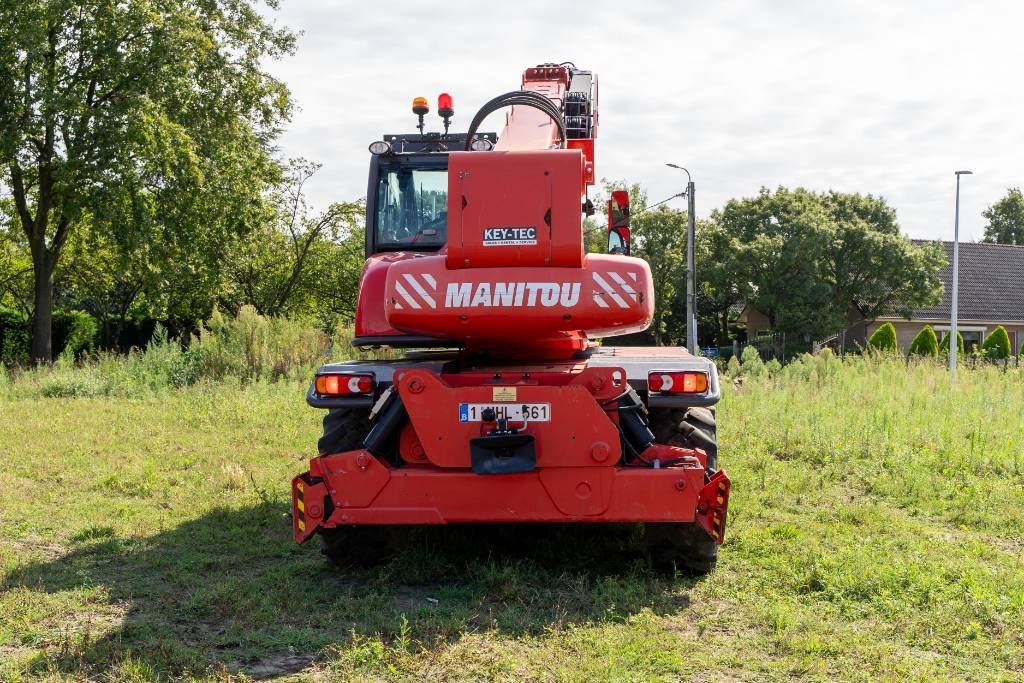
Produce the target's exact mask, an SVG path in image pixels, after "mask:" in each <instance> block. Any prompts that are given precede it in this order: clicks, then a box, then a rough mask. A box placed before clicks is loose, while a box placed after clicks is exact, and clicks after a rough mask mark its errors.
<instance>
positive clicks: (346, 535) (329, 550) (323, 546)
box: [318, 525, 394, 568]
mask: <svg viewBox="0 0 1024 683" xmlns="http://www.w3.org/2000/svg"><path fill="white" fill-rule="evenodd" d="M393 531H394V530H393V528H392V527H389V526H377V525H372V526H340V527H334V528H333V529H320V531H319V532H318V533H319V534H320V552H321V553H323V556H324V557H326V558H327V559H328V560H329V561H330V562H331V564H333V565H334V566H335V567H339V568H345V567H353V566H354V567H372V566H374V565H378V564H382V563H384V562H386V561H388V560H389V559H391V556H392V555H393V554H394V545H393V542H392V534H393Z"/></svg>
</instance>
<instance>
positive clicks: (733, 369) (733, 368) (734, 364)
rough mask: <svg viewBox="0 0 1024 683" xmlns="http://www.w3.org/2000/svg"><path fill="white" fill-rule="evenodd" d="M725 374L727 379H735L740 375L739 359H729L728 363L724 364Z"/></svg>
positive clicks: (731, 357)
mask: <svg viewBox="0 0 1024 683" xmlns="http://www.w3.org/2000/svg"><path fill="white" fill-rule="evenodd" d="M725 374H726V375H728V376H729V377H736V376H737V375H739V374H740V359H739V358H738V357H737V356H730V357H729V362H728V363H726V364H725Z"/></svg>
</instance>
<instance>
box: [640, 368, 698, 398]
mask: <svg viewBox="0 0 1024 683" xmlns="http://www.w3.org/2000/svg"><path fill="white" fill-rule="evenodd" d="M647 388H648V389H650V390H651V391H660V392H663V393H666V394H703V393H704V392H705V391H707V390H708V376H707V375H706V374H705V373H703V372H652V373H650V374H648V375H647Z"/></svg>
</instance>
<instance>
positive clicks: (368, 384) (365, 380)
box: [313, 373, 373, 396]
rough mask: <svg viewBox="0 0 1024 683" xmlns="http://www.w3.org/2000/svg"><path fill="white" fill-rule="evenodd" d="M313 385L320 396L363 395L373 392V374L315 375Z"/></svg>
mask: <svg viewBox="0 0 1024 683" xmlns="http://www.w3.org/2000/svg"><path fill="white" fill-rule="evenodd" d="M313 387H314V389H315V390H316V393H318V394H320V395H321V396H365V395H367V394H372V393H373V375H355V374H349V373H345V374H324V375H317V376H316V380H315V381H314V382H313Z"/></svg>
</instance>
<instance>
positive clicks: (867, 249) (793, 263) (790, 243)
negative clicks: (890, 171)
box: [712, 188, 944, 338]
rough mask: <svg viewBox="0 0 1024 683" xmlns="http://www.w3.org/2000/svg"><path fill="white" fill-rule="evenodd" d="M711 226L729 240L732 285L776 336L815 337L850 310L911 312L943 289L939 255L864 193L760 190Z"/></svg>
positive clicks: (872, 314) (838, 325)
mask: <svg viewBox="0 0 1024 683" xmlns="http://www.w3.org/2000/svg"><path fill="white" fill-rule="evenodd" d="M712 220H713V221H714V222H715V223H717V224H718V226H719V227H720V229H721V230H723V231H724V232H725V233H726V235H727V236H728V240H729V244H730V246H729V251H730V252H731V253H732V255H733V261H732V262H733V264H734V268H735V272H734V275H733V277H734V278H735V281H736V286H737V287H738V289H739V291H740V292H741V293H742V294H743V297H744V299H745V300H746V302H747V304H748V305H750V306H752V307H754V308H756V309H758V310H760V311H761V312H762V313H764V314H765V315H767V316H768V319H769V322H770V323H771V325H772V327H773V328H774V329H775V330H776V331H780V332H793V333H800V334H804V335H812V336H816V337H819V338H820V337H821V336H824V335H826V334H830V333H834V332H836V331H837V330H842V329H845V328H846V327H847V326H848V325H849V321H850V318H851V316H852V315H853V314H856V315H857V316H859V317H863V318H867V319H873V318H876V317H878V316H879V315H883V314H886V313H889V314H893V313H896V314H901V315H909V313H910V311H912V310H913V309H915V308H921V307H924V306H928V305H932V304H934V303H935V302H936V301H937V300H938V298H939V295H940V294H941V291H942V290H941V282H940V280H939V279H938V275H937V274H938V271H939V269H940V268H941V267H942V266H943V265H944V256H943V254H942V251H941V249H940V248H939V247H938V246H937V245H924V246H915V245H913V244H912V243H911V242H910V240H908V239H907V238H906V237H903V236H902V235H901V234H900V232H899V227H898V225H897V224H896V216H895V212H894V211H893V210H892V208H890V207H889V206H888V205H887V204H886V203H885V202H884V200H882V199H880V198H877V197H872V196H871V195H860V194H842V193H837V192H829V193H826V194H817V193H813V192H809V191H807V190H804V189H796V190H788V189H786V188H779V189H778V190H776V191H775V192H769V191H768V190H767V189H762V190H761V192H760V194H759V195H758V196H757V197H753V198H747V199H742V200H732V201H730V202H728V203H727V204H726V205H725V206H724V207H723V208H722V209H721V210H719V211H715V212H714V213H713V214H712Z"/></svg>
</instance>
